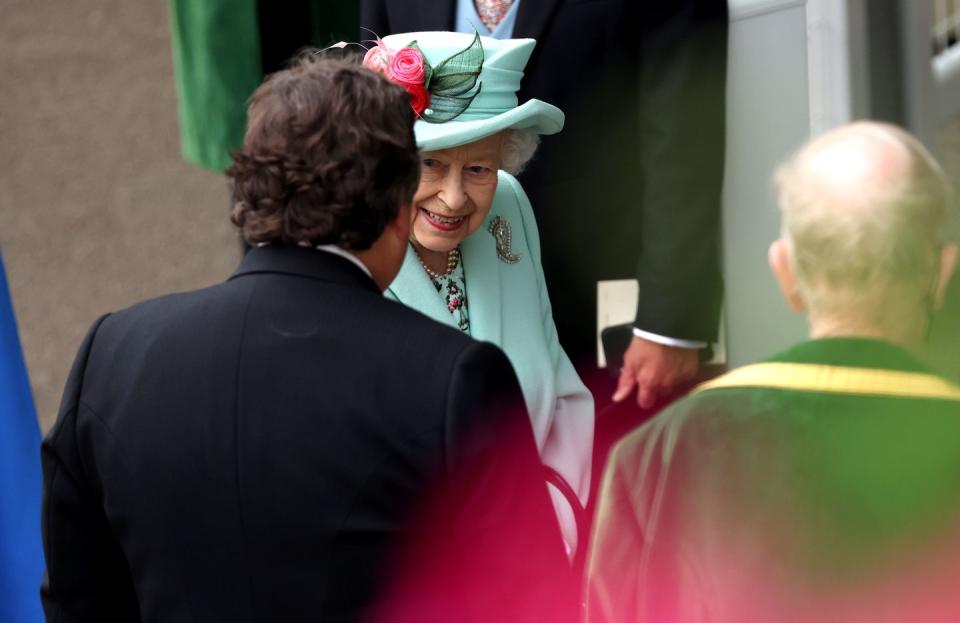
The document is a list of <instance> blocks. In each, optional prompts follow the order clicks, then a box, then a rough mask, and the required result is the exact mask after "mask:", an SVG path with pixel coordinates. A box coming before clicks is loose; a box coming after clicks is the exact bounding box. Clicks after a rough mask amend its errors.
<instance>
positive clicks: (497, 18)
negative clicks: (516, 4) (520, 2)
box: [473, 0, 513, 32]
mask: <svg viewBox="0 0 960 623" xmlns="http://www.w3.org/2000/svg"><path fill="white" fill-rule="evenodd" d="M473 3H474V4H475V5H476V7H477V15H479V16H480V19H481V20H482V21H483V25H484V26H486V27H487V28H488V29H489V30H490V32H493V31H494V30H496V29H497V26H499V25H500V22H502V21H503V18H504V17H506V15H507V11H509V10H510V5H511V4H513V0H473Z"/></svg>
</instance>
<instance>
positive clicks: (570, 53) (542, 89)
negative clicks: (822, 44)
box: [360, 0, 727, 358]
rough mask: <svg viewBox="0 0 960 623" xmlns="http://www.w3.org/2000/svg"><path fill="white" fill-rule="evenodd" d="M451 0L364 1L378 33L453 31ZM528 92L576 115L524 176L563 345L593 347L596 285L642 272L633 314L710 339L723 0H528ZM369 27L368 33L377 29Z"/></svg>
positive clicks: (654, 325) (520, 27) (717, 292)
mask: <svg viewBox="0 0 960 623" xmlns="http://www.w3.org/2000/svg"><path fill="white" fill-rule="evenodd" d="M454 9H455V3H454V2H453V1H452V0H418V1H415V0H363V1H362V3H361V18H360V25H361V26H363V27H366V28H369V29H370V30H372V31H374V32H375V33H377V34H378V35H380V36H385V35H388V34H392V33H396V32H407V31H417V30H451V29H452V28H453V25H454ZM514 36H515V37H518V38H519V37H532V38H534V39H536V40H537V47H536V49H535V50H534V52H533V56H532V57H531V59H530V62H529V63H528V64H527V68H526V72H525V76H524V79H523V83H522V85H521V89H520V93H519V98H520V101H521V102H524V101H526V100H527V99H530V98H538V99H541V100H544V101H546V102H549V103H551V104H554V105H556V106H559V107H560V108H561V109H562V110H563V111H564V112H565V113H566V114H567V122H566V126H565V128H564V130H563V132H561V133H560V134H558V135H555V136H547V137H544V139H543V143H542V146H541V148H540V152H539V153H538V154H537V155H536V156H535V157H534V160H533V162H531V164H530V166H529V167H528V169H527V170H526V171H525V172H524V173H523V174H522V176H521V178H520V179H521V181H522V182H523V185H524V188H525V189H526V191H527V193H528V194H529V195H530V199H531V201H532V204H533V208H534V210H535V211H536V213H537V222H538V223H539V226H540V229H541V232H540V234H541V240H542V252H543V266H544V271H545V274H546V278H547V282H548V286H549V287H550V298H551V301H552V303H553V308H554V315H555V319H556V324H557V329H558V331H559V333H560V341H561V343H562V344H563V345H564V347H565V348H566V349H567V351H568V352H570V354H571V356H573V357H574V358H578V357H579V356H581V355H583V356H587V357H589V356H590V354H592V353H593V352H594V351H595V348H596V342H595V340H596V338H595V331H596V282H597V280H599V279H624V278H631V277H636V278H637V279H638V280H639V282H640V304H639V308H638V310H637V317H636V325H637V326H638V327H640V328H642V329H645V330H647V331H651V332H653V333H658V334H661V335H666V336H670V337H676V338H685V339H691V340H714V339H716V335H717V321H718V317H719V310H720V300H721V294H722V283H721V276H720V274H721V273H720V253H719V236H720V192H721V184H722V177H723V153H724V119H725V112H724V102H725V93H724V89H725V86H724V85H725V70H726V42H727V3H726V0H653V1H649V2H647V1H644V2H638V1H637V0H521V3H520V6H519V8H518V12H517V21H516V25H515V29H514ZM369 37H370V34H369V32H366V31H364V35H363V38H364V39H366V38H369Z"/></svg>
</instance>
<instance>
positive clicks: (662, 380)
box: [613, 336, 700, 409]
mask: <svg viewBox="0 0 960 623" xmlns="http://www.w3.org/2000/svg"><path fill="white" fill-rule="evenodd" d="M699 366H700V361H699V358H698V353H697V351H696V350H695V349H692V348H678V347H676V346H665V345H663V344H657V343H656V342H651V341H649V340H645V339H643V338H640V337H636V336H634V338H633V340H632V341H631V342H630V346H629V347H628V348H627V351H626V352H625V353H624V354H623V369H622V370H621V371H620V381H619V382H618V383H617V391H616V392H614V394H613V400H614V402H620V401H621V400H623V399H624V398H626V397H627V396H629V395H630V392H631V391H632V390H633V388H634V386H636V388H637V404H638V405H640V407H641V408H643V409H650V408H652V407H653V406H654V405H655V404H656V402H657V398H658V397H659V396H663V395H665V394H668V393H670V391H672V390H673V389H674V388H675V387H676V386H677V385H679V384H681V383H683V382H685V381H689V380H690V379H692V378H693V377H694V376H696V374H697V370H698V369H699Z"/></svg>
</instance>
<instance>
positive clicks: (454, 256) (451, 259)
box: [413, 247, 460, 279]
mask: <svg viewBox="0 0 960 623" xmlns="http://www.w3.org/2000/svg"><path fill="white" fill-rule="evenodd" d="M413 250H414V252H416V254H417V259H418V260H420V265H421V266H423V270H425V271H427V274H428V275H430V276H431V277H433V278H434V279H439V278H440V277H445V276H446V275H449V274H450V273H452V272H453V269H454V268H456V267H457V264H458V263H460V247H454V248H452V249H450V250H449V251H447V270H446V271H444V272H443V273H437V272H435V271H433V270H431V269H430V267H429V266H427V264H426V262H424V261H423V258H422V257H420V252H419V251H417V248H416V247H414V248H413Z"/></svg>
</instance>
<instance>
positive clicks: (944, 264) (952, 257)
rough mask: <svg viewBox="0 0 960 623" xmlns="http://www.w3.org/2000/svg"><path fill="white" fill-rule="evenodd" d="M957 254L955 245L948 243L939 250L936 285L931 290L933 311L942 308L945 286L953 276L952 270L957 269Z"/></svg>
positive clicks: (945, 291) (945, 292)
mask: <svg viewBox="0 0 960 623" xmlns="http://www.w3.org/2000/svg"><path fill="white" fill-rule="evenodd" d="M958 254H960V252H958V249H957V245H955V244H954V243H952V242H948V243H946V244H945V245H943V248H942V249H940V272H939V273H938V274H937V284H936V286H935V287H934V290H933V309H934V311H936V310H939V309H940V308H941V307H943V299H944V297H945V296H946V294H947V285H948V284H949V283H950V277H952V276H953V270H954V269H955V268H956V267H957V257H958Z"/></svg>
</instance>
